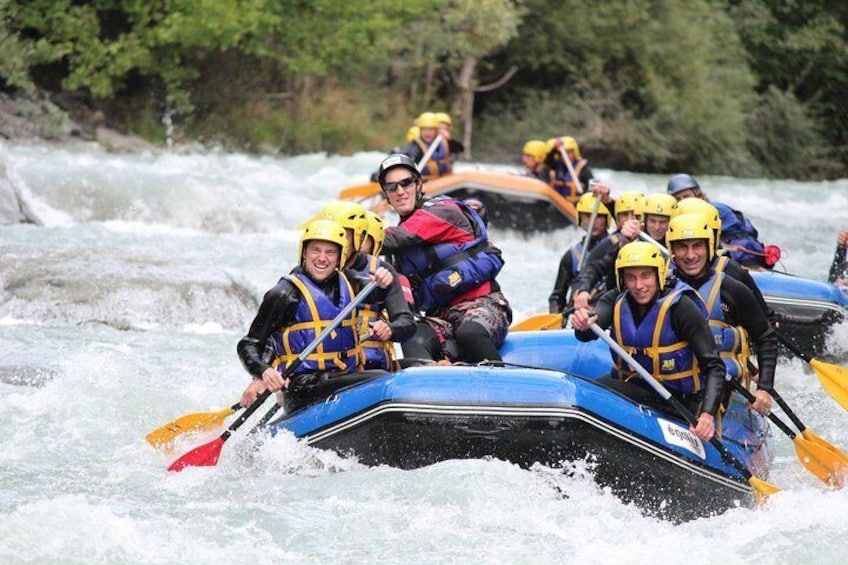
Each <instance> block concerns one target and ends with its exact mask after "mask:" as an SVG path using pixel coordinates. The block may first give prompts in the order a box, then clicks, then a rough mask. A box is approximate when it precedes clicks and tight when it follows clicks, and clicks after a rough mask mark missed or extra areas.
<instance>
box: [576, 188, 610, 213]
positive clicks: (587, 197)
mask: <svg viewBox="0 0 848 565" xmlns="http://www.w3.org/2000/svg"><path fill="white" fill-rule="evenodd" d="M595 200H597V197H596V196H595V195H594V194H592V193H591V192H587V193H586V194H584V195H583V196H581V197H580V200H578V201H577V213H578V214H591V213H592V209H593V208H594V207H595ZM598 214H602V215H604V216H606V217H607V220H609V219H611V215H610V211H609V208H607V207H606V206H605V205H604V203H603V202H601V204H600V205H599V206H598Z"/></svg>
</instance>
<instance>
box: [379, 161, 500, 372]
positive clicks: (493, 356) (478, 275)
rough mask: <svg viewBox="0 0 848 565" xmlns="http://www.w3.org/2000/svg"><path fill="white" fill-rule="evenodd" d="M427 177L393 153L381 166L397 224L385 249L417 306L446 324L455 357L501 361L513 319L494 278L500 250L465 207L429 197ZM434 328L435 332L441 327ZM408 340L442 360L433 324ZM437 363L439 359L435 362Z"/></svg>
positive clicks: (388, 233)
mask: <svg viewBox="0 0 848 565" xmlns="http://www.w3.org/2000/svg"><path fill="white" fill-rule="evenodd" d="M422 181H423V179H422V177H421V174H420V173H419V172H418V169H417V168H416V166H415V162H414V161H413V160H412V159H410V158H409V157H408V156H407V155H391V156H389V157H388V158H386V159H384V160H383V161H382V163H381V164H380V169H379V182H380V187H381V188H382V190H383V193H384V194H385V196H386V198H387V200H388V202H389V205H391V207H392V208H393V209H394V211H395V212H397V213H398V215H399V216H400V223H399V224H398V225H397V226H395V227H389V228H387V229H386V238H385V241H384V249H385V251H386V253H387V254H388V255H391V256H392V257H393V263H394V265H395V266H396V268H397V270H398V272H399V273H401V274H403V275H405V276H406V277H407V278H408V279H409V281H410V283H411V285H412V291H413V294H414V297H415V302H416V305H417V308H419V309H420V310H423V311H424V312H425V313H426V314H427V316H428V317H430V318H433V319H436V320H441V321H442V322H444V323H446V324H447V325H448V326H449V328H450V330H451V331H452V333H453V338H454V339H455V340H456V344H457V348H458V360H459V361H464V362H467V363H477V362H479V361H483V360H490V361H499V360H501V357H500V354H499V353H498V347H499V346H500V345H501V344H502V343H503V341H504V339H505V338H506V333H507V328H508V327H509V324H510V323H511V322H512V309H511V308H510V306H509V302H507V299H506V297H505V296H504V295H503V293H502V292H501V290H500V286H499V285H498V283H497V281H496V280H495V277H496V276H497V275H498V273H499V272H500V270H501V268H502V267H503V265H504V261H503V258H502V257H501V251H500V250H499V249H498V248H497V247H495V246H494V245H493V244H492V243H491V242H490V241H489V238H488V232H487V229H486V225H485V222H484V221H483V219H482V218H481V217H480V215H479V214H478V213H477V212H476V211H475V210H474V209H473V208H472V207H471V206H469V205H468V204H466V203H465V202H462V201H458V200H453V199H451V198H431V199H425V198H424V191H423V182H422ZM439 325H440V326H442V328H436V330H437V331H442V330H443V327H444V326H443V324H439ZM418 327H419V331H418V332H416V336H415V337H413V339H411V340H410V341H409V342H407V343H406V344H404V353H405V354H406V355H408V356H410V357H413V356H417V355H412V354H410V353H409V352H408V348H407V346H408V345H410V342H412V344H413V345H414V344H415V342H416V341H417V343H419V344H423V345H422V348H423V349H424V351H423V352H421V351H420V350H419V351H418V352H416V353H417V354H419V353H423V354H424V355H426V353H427V352H428V351H429V352H430V353H431V354H435V355H438V354H439V353H438V352H433V351H432V348H431V347H430V346H429V345H427V344H433V343H438V342H439V340H436V341H435V342H434V338H435V337H437V336H436V334H435V331H434V330H433V328H432V327H431V325H430V324H426V323H425V324H419V326H418ZM431 358H433V359H436V360H438V358H437V357H431Z"/></svg>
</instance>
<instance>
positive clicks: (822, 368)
mask: <svg viewBox="0 0 848 565" xmlns="http://www.w3.org/2000/svg"><path fill="white" fill-rule="evenodd" d="M810 365H812V367H813V369H815V371H816V375H818V377H819V381H821V384H822V386H823V387H824V389H825V390H826V391H827V393H828V394H829V395H830V396H831V397H833V399H834V400H835V401H836V402H838V403H839V405H840V406H842V408H844V409H845V410H848V369H846V368H845V367H840V366H839V365H832V364H830V363H825V362H823V361H819V360H818V359H811V360H810Z"/></svg>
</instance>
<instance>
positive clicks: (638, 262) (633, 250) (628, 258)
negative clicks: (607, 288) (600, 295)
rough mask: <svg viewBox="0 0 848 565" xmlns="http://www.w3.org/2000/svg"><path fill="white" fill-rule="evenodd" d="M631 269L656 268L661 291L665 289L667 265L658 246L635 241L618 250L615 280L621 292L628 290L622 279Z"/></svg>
mask: <svg viewBox="0 0 848 565" xmlns="http://www.w3.org/2000/svg"><path fill="white" fill-rule="evenodd" d="M630 267H653V268H655V269H656V270H657V280H658V281H659V289H660V290H662V289H663V288H665V276H666V268H667V263H666V259H665V257H663V254H662V252H661V251H660V249H659V248H658V247H657V246H656V245H654V244H652V243H647V242H645V241H634V242H633V243H628V244H627V245H625V246H624V247H622V248H621V249H619V250H618V256H617V257H616V258H615V280H616V284H617V285H618V289H619V290H624V289H625V288H626V287H625V285H624V281H623V279H622V275H623V274H624V273H623V272H622V271H623V269H628V268H630Z"/></svg>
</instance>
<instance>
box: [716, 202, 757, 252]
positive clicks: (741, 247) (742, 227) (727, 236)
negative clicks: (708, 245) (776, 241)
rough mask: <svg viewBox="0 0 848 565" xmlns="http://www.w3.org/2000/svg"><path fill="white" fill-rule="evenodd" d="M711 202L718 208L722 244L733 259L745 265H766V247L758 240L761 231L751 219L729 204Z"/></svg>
mask: <svg viewBox="0 0 848 565" xmlns="http://www.w3.org/2000/svg"><path fill="white" fill-rule="evenodd" d="M710 204H712V205H713V206H715V207H716V208H717V209H718V214H719V218H721V245H722V247H724V248H725V249H726V250H727V251H728V252H730V257H731V259H733V260H734V261H736V262H737V263H741V264H743V265H752V264H755V265H761V266H765V259H764V257H765V247H764V246H763V244H762V243H760V241H759V240H758V238H759V233H757V230H756V228H754V225H753V224H752V223H751V221H750V220H749V219H748V218H747V217H745V215H744V214H742V212H738V211H736V210H734V209H733V208H731V207H730V206H728V205H727V204H723V203H721V202H713V201H710Z"/></svg>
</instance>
